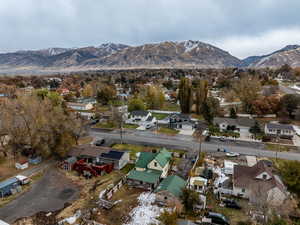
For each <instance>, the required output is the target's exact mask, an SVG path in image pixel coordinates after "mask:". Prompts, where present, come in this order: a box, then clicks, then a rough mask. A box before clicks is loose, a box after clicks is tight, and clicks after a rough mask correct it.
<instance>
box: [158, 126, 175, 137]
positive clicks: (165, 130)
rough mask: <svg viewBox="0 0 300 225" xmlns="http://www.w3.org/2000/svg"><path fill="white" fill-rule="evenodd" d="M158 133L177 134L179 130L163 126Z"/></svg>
mask: <svg viewBox="0 0 300 225" xmlns="http://www.w3.org/2000/svg"><path fill="white" fill-rule="evenodd" d="M158 133H161V134H169V135H175V134H178V133H179V131H178V130H175V129H171V128H166V127H161V128H159V129H158Z"/></svg>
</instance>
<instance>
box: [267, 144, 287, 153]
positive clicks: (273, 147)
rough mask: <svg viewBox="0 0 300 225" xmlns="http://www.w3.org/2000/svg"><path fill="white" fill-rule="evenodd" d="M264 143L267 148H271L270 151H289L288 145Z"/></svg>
mask: <svg viewBox="0 0 300 225" xmlns="http://www.w3.org/2000/svg"><path fill="white" fill-rule="evenodd" d="M265 145H266V149H267V150H271V151H275V152H288V151H290V146H286V145H279V144H269V143H266V144H265Z"/></svg>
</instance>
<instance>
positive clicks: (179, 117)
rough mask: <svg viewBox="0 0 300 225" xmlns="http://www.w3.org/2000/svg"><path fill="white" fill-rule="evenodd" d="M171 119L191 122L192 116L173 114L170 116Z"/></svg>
mask: <svg viewBox="0 0 300 225" xmlns="http://www.w3.org/2000/svg"><path fill="white" fill-rule="evenodd" d="M169 118H177V119H183V120H190V119H191V116H190V115H189V114H183V113H172V114H170V115H169Z"/></svg>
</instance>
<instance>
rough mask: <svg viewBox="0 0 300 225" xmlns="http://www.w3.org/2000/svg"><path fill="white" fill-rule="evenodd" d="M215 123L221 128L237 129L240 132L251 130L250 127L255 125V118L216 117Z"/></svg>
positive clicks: (223, 129)
mask: <svg viewBox="0 0 300 225" xmlns="http://www.w3.org/2000/svg"><path fill="white" fill-rule="evenodd" d="M213 124H214V125H217V126H218V127H219V128H220V130H222V131H225V130H237V131H239V132H249V129H250V128H251V127H253V126H254V125H255V120H254V119H250V118H244V117H242V118H236V119H233V118H227V117H226V118H225V117H224V118H221V117H216V118H214V121H213Z"/></svg>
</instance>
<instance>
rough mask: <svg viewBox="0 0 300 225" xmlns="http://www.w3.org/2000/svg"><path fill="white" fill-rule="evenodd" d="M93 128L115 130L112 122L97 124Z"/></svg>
mask: <svg viewBox="0 0 300 225" xmlns="http://www.w3.org/2000/svg"><path fill="white" fill-rule="evenodd" d="M93 128H103V129H116V128H117V127H116V125H115V124H114V123H112V122H104V123H97V124H96V125H95V126H93Z"/></svg>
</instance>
